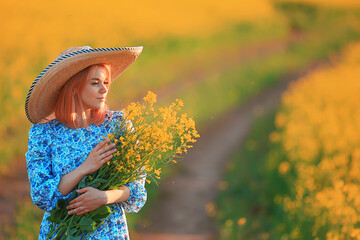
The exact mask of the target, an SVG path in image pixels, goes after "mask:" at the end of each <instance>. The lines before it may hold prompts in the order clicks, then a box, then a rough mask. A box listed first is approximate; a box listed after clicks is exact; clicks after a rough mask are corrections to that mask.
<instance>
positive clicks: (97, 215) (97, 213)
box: [91, 205, 112, 222]
mask: <svg viewBox="0 0 360 240" xmlns="http://www.w3.org/2000/svg"><path fill="white" fill-rule="evenodd" d="M111 213H112V212H111V209H110V208H109V207H108V206H105V205H103V206H101V207H99V208H97V209H96V210H94V211H92V212H91V215H92V217H91V218H92V219H93V220H94V221H96V222H100V221H102V220H104V219H105V218H107V217H109V216H110V215H111Z"/></svg>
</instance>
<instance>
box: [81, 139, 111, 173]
mask: <svg viewBox="0 0 360 240" xmlns="http://www.w3.org/2000/svg"><path fill="white" fill-rule="evenodd" d="M109 142H110V140H109V139H105V140H104V141H102V142H100V143H99V144H98V145H96V147H95V148H94V149H93V150H92V151H91V152H90V153H89V155H88V157H87V158H86V160H85V162H83V163H82V164H81V165H80V167H82V168H84V170H85V172H86V174H90V173H93V172H95V171H97V170H98V169H99V168H100V167H101V166H102V165H103V164H104V163H106V162H107V161H109V160H110V159H111V158H112V157H113V154H114V153H116V151H117V150H116V149H113V148H114V147H115V143H112V144H110V145H108V146H105V145H106V144H107V143H109Z"/></svg>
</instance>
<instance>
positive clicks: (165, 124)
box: [48, 91, 199, 239]
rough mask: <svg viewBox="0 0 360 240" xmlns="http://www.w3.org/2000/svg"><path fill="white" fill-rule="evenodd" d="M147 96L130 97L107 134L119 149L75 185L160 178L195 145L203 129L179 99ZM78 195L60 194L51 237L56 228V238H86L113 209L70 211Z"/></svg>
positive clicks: (111, 186) (106, 186)
mask: <svg viewBox="0 0 360 240" xmlns="http://www.w3.org/2000/svg"><path fill="white" fill-rule="evenodd" d="M144 101H145V102H144V104H140V103H138V102H137V103H131V104H130V105H129V106H128V107H127V109H125V110H123V112H124V118H123V120H122V121H121V122H120V123H119V125H118V126H116V129H115V131H114V133H113V134H109V135H108V136H107V137H108V138H109V139H110V140H111V142H110V143H109V144H112V143H115V144H116V149H117V153H115V154H114V156H113V158H112V159H111V160H110V161H108V162H107V163H106V164H104V165H103V166H102V167H101V168H100V169H99V170H98V171H96V172H94V173H92V174H90V175H87V176H85V177H84V178H83V179H82V180H81V181H80V183H79V184H78V186H77V188H76V189H81V188H84V187H87V186H91V187H94V188H97V189H99V190H110V189H117V188H119V187H120V186H123V185H125V184H126V183H129V182H131V181H134V180H137V179H140V178H141V177H143V176H144V175H146V176H147V177H148V178H151V179H152V180H154V181H155V182H156V180H157V179H159V178H160V173H161V166H163V165H167V164H170V163H176V160H175V158H176V157H179V155H180V154H182V153H183V152H187V149H188V148H191V147H192V146H191V144H192V143H194V142H195V141H196V140H195V138H197V137H199V134H198V132H197V131H196V129H195V122H194V120H193V119H192V118H190V117H188V116H187V114H185V113H184V114H181V115H180V114H179V112H180V110H181V107H182V106H183V102H182V101H181V100H178V99H177V100H176V102H175V103H172V104H171V105H170V106H169V107H167V108H159V109H158V110H156V109H155V108H154V103H156V95H155V94H154V93H152V92H150V91H149V92H148V94H147V95H146V96H145V97H144ZM104 138H106V137H104ZM146 181H147V182H150V180H146ZM77 196H78V193H76V191H74V192H73V194H72V195H71V196H70V198H69V199H68V200H66V201H65V200H63V199H59V200H58V202H57V205H56V208H55V209H54V210H52V211H51V215H50V217H49V218H48V220H49V221H50V222H51V223H52V226H51V230H50V232H49V234H48V239H49V238H51V237H52V236H53V235H54V234H55V235H54V238H55V239H82V238H84V237H86V236H88V235H89V234H91V233H92V232H93V231H95V230H96V228H98V227H99V226H100V225H101V224H102V223H103V221H104V220H105V219H106V218H107V217H108V216H110V215H111V213H112V212H111V210H110V208H109V207H108V206H101V207H99V208H98V209H96V210H94V211H92V212H89V213H86V214H84V215H75V214H74V215H68V214H67V210H66V206H67V205H68V203H69V202H70V201H71V200H72V199H74V198H76V197H77Z"/></svg>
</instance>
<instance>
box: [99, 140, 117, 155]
mask: <svg viewBox="0 0 360 240" xmlns="http://www.w3.org/2000/svg"><path fill="white" fill-rule="evenodd" d="M114 147H115V143H112V144H110V145H108V146H105V147H102V148H101V149H99V150H98V152H99V153H100V154H102V153H104V152H107V151H108V150H110V149H112V148H114Z"/></svg>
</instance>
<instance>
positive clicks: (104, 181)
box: [89, 178, 106, 188]
mask: <svg viewBox="0 0 360 240" xmlns="http://www.w3.org/2000/svg"><path fill="white" fill-rule="evenodd" d="M101 183H106V180H105V179H102V178H96V179H95V180H94V181H92V182H90V183H89V186H90V187H94V188H98V187H99V186H100V184H101Z"/></svg>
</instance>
